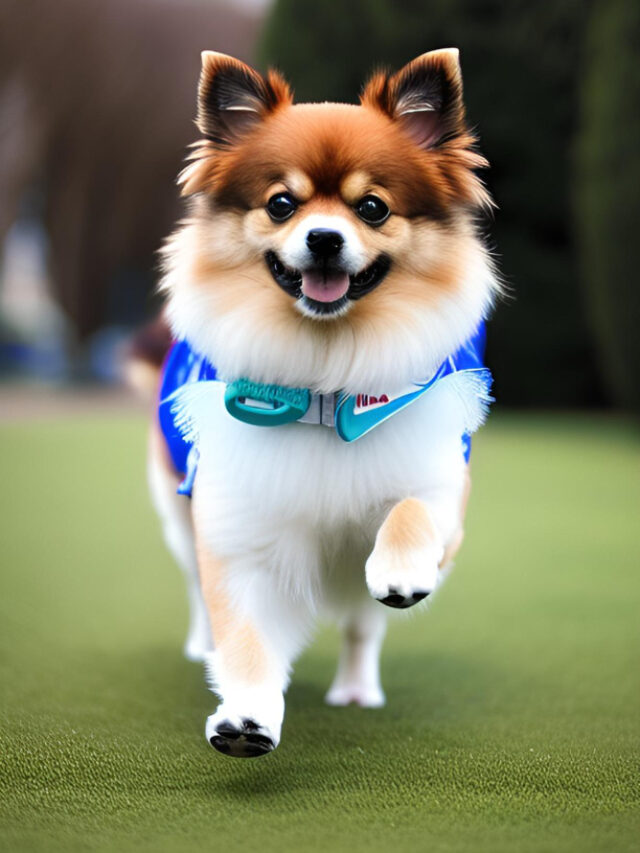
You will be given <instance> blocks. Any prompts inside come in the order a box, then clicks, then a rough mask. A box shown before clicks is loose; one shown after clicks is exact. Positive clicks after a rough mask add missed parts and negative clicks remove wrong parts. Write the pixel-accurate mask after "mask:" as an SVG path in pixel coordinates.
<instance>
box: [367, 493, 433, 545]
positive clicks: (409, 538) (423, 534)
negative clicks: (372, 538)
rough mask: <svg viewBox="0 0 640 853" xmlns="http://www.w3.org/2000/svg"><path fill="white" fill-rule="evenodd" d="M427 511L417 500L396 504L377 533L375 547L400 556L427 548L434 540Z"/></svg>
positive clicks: (408, 499)
mask: <svg viewBox="0 0 640 853" xmlns="http://www.w3.org/2000/svg"><path fill="white" fill-rule="evenodd" d="M436 536H437V534H436V530H435V527H434V526H433V521H432V520H431V515H430V513H429V510H428V508H427V506H426V504H424V503H423V502H422V501H421V500H418V498H405V500H403V501H400V503H397V504H396V505H395V506H394V507H393V509H392V510H391V512H390V513H389V515H388V516H387V517H386V519H385V520H384V523H383V525H382V527H381V528H380V530H379V532H378V537H377V540H376V547H381V548H384V549H386V550H389V551H396V552H398V553H399V554H402V552H403V551H409V550H413V549H419V548H427V547H428V546H429V545H430V544H431V543H432V542H434V541H435V539H436Z"/></svg>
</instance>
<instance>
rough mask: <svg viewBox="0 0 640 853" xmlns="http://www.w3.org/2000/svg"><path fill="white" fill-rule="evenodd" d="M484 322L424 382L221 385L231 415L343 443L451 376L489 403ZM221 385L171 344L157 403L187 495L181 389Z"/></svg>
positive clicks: (204, 364) (209, 367) (190, 475)
mask: <svg viewBox="0 0 640 853" xmlns="http://www.w3.org/2000/svg"><path fill="white" fill-rule="evenodd" d="M485 337H486V335H485V326H484V322H482V323H480V325H479V326H478V328H477V330H476V332H475V333H474V335H473V336H472V337H471V338H469V340H468V341H467V342H466V343H464V344H463V345H462V346H461V347H460V348H459V349H458V350H457V351H456V352H455V353H453V354H452V355H450V356H449V357H448V358H447V359H445V360H444V361H443V362H442V364H441V365H440V366H439V367H438V369H437V370H436V371H435V372H434V373H433V375H432V376H431V377H430V378H428V379H427V380H421V381H419V382H415V383H412V384H411V385H410V386H408V387H406V388H403V389H400V390H398V391H396V392H394V393H391V392H383V393H379V394H377V395H373V394H365V393H361V394H355V395H351V396H350V395H347V394H345V393H343V392H341V391H336V392H335V393H333V394H316V393H313V392H312V391H310V390H309V389H307V388H288V387H285V386H282V385H270V384H264V383H260V382H252V381H251V380H249V379H244V378H241V379H237V380H235V381H233V382H228V383H224V385H225V391H224V405H225V408H226V410H227V412H228V414H229V416H231V417H234V418H236V419H237V420H239V421H243V422H244V423H247V424H251V425H253V426H256V427H276V426H281V425H284V424H289V423H294V422H296V423H304V424H315V425H316V426H324V427H329V428H331V429H335V431H336V433H337V434H338V436H339V437H340V438H341V439H342V440H343V441H346V442H352V441H356V440H357V439H359V438H361V437H362V436H364V435H366V434H367V433H368V432H371V430H372V429H375V427H377V426H378V425H379V424H381V423H383V422H384V421H386V420H388V419H389V418H391V417H392V416H393V415H395V414H396V413H397V412H399V411H401V410H402V409H405V408H406V407H407V406H409V405H411V403H413V402H414V401H415V400H417V399H418V398H420V397H422V395H423V394H425V393H426V392H428V391H429V390H430V389H432V388H433V387H434V386H435V385H436V383H438V382H439V381H440V380H442V379H444V378H445V377H447V376H451V375H452V374H464V375H465V376H466V377H468V378H469V379H471V380H472V386H473V388H474V393H475V394H476V396H477V397H478V398H479V401H480V404H481V406H484V407H486V406H487V405H488V404H489V403H490V402H491V401H492V398H491V397H490V394H489V392H490V388H491V382H492V377H491V372H490V371H489V370H488V368H486V367H485V366H484V364H483V354H484V346H485ZM211 382H216V383H221V382H222V380H220V379H219V378H218V375H217V372H216V368H215V366H214V365H213V364H211V362H210V361H208V360H207V359H206V358H205V357H204V356H201V355H198V354H197V353H196V352H195V351H194V350H193V349H192V348H191V346H190V345H189V343H188V342H187V341H184V340H183V341H177V342H176V343H174V345H173V346H172V348H171V350H170V352H169V354H168V356H167V359H166V361H165V364H164V368H163V377H162V384H161V388H160V402H159V407H158V413H159V419H160V426H161V429H162V432H163V433H164V436H165V439H166V441H167V445H168V449H169V452H170V454H171V458H172V460H173V463H174V465H175V467H176V469H177V470H178V471H179V472H180V473H182V474H184V475H185V479H184V481H183V483H182V484H181V486H180V488H179V489H178V491H179V492H180V493H181V494H186V495H190V494H191V489H192V486H193V480H194V477H195V472H196V467H197V455H198V454H197V448H196V447H195V446H194V445H193V441H190V439H189V434H188V428H187V426H186V424H187V423H188V420H189V413H188V412H185V411H184V399H185V395H184V393H183V392H184V391H185V389H187V388H189V387H191V386H192V385H193V384H194V383H211ZM471 431H472V430H471V429H470V430H469V432H467V433H465V434H464V435H463V436H462V450H463V453H464V455H465V459H466V460H467V461H468V459H469V453H470V450H471V439H470V436H469V433H470V432H471Z"/></svg>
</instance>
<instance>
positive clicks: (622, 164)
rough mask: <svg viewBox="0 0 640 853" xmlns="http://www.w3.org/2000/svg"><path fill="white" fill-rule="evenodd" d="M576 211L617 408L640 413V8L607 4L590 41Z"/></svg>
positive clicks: (619, 0)
mask: <svg viewBox="0 0 640 853" xmlns="http://www.w3.org/2000/svg"><path fill="white" fill-rule="evenodd" d="M586 44H587V49H586V55H587V56H589V65H588V68H587V73H586V78H585V81H584V87H583V92H582V124H583V132H582V135H581V137H580V143H579V147H578V157H577V161H578V182H577V193H576V202H577V204H576V208H577V221H578V227H579V233H580V238H581V244H582V252H583V261H584V278H585V282H586V285H587V296H588V307H589V315H590V320H591V324H592V327H593V330H594V333H595V337H596V340H597V343H598V352H599V355H600V364H601V369H602V372H603V375H604V376H605V378H606V384H607V388H608V390H610V392H611V395H612V397H613V400H614V402H616V403H618V404H621V405H624V406H628V407H630V408H634V409H635V410H637V411H640V334H639V326H640V287H639V286H638V280H637V279H638V269H639V268H640V239H639V237H638V230H639V229H640V112H639V111H638V109H639V107H640V70H639V68H638V50H639V49H640V5H639V4H638V0H605V2H599V3H598V4H597V5H596V6H595V7H594V9H593V14H592V16H591V20H590V22H589V28H588V31H587V35H586Z"/></svg>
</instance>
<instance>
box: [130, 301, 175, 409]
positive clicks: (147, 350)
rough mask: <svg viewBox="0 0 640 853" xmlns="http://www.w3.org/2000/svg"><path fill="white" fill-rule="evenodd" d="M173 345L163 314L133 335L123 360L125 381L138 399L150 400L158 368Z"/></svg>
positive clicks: (156, 384)
mask: <svg viewBox="0 0 640 853" xmlns="http://www.w3.org/2000/svg"><path fill="white" fill-rule="evenodd" d="M172 342H173V339H172V336H171V329H170V328H169V323H168V322H167V318H166V317H165V315H164V312H163V313H161V314H159V315H158V316H157V317H156V319H155V320H152V321H151V322H149V323H147V324H146V325H144V326H142V327H141V328H140V329H138V331H137V332H136V333H135V334H134V335H133V337H132V338H131V340H130V342H129V346H128V347H127V352H126V355H125V360H124V378H125V381H126V383H127V385H129V386H130V387H131V388H133V389H134V390H135V391H136V392H137V393H138V394H139V395H140V396H141V397H144V398H145V399H148V400H151V399H153V398H154V397H155V395H156V393H157V390H158V382H159V379H160V369H161V367H162V364H163V362H164V359H165V356H166V354H167V353H168V352H169V348H170V346H171V344H172Z"/></svg>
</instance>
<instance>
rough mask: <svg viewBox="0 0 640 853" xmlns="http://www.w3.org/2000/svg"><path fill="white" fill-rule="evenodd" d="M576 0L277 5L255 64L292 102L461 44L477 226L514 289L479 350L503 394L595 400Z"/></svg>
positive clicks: (581, 0)
mask: <svg viewBox="0 0 640 853" xmlns="http://www.w3.org/2000/svg"><path fill="white" fill-rule="evenodd" d="M588 6H589V4H588V2H585V0H555V2H553V3H551V2H545V3H532V2H530V0H527V2H523V0H510V2H509V3H505V2H497V0H429V2H428V3H426V2H416V1H415V0H350V2H345V0H323V2H322V3H318V4H316V3H305V2H300V0H279V1H278V2H277V3H276V5H275V7H274V9H273V12H272V14H271V17H270V19H269V21H268V22H267V26H266V30H265V33H264V37H263V41H262V46H261V51H260V61H261V64H262V65H263V66H265V65H267V64H272V65H276V66H278V67H280V68H281V69H282V70H283V71H284V72H285V73H286V74H287V75H288V77H289V78H290V79H291V81H292V82H293V84H294V86H295V88H296V94H297V97H298V99H299V100H347V101H354V100H355V99H356V96H357V92H358V90H359V88H360V86H361V84H362V82H363V80H364V78H365V77H366V76H367V74H368V73H369V72H370V71H371V70H372V68H374V67H375V66H376V65H379V64H388V65H390V66H392V67H399V66H401V65H402V64H404V63H405V62H406V61H408V60H409V59H412V58H413V57H414V56H417V55H418V54H420V53H423V52H424V51H426V50H430V49H432V48H436V47H448V46H454V45H455V46H458V47H460V49H461V59H462V66H463V73H464V77H465V86H466V100H467V105H468V112H469V116H470V120H471V122H472V124H474V125H476V126H477V128H478V130H479V134H480V138H481V147H482V149H483V151H484V152H485V153H486V154H487V156H488V157H489V159H490V160H491V162H492V169H491V171H490V173H488V176H487V180H488V183H489V185H490V188H491V189H492V191H493V193H494V195H495V198H496V200H497V202H498V204H499V208H500V210H499V212H498V213H497V215H496V219H495V222H494V223H490V224H489V226H488V231H489V234H490V243H491V245H495V247H496V254H497V257H498V259H499V263H500V267H501V269H502V271H503V273H504V276H505V278H506V280H507V282H508V283H509V284H510V285H511V287H512V291H513V296H514V298H513V299H512V300H508V301H507V302H505V303H503V304H502V305H500V306H499V308H498V311H497V312H496V315H495V318H494V320H493V322H492V326H491V330H490V338H489V340H490V344H489V359H490V362H491V364H492V366H493V367H494V369H495V373H496V393H497V395H498V397H499V399H500V400H502V401H504V402H509V403H517V404H538V405H539V404H543V405H559V406H568V405H579V404H585V403H592V402H597V401H599V400H600V399H601V392H600V390H599V388H598V381H597V378H596V377H597V372H596V369H595V364H594V353H593V352H592V348H591V345H590V337H589V335H588V332H587V323H586V319H585V311H584V308H583V298H582V294H581V292H580V286H579V273H578V268H579V263H578V257H577V252H576V250H575V246H574V241H573V237H572V234H573V228H572V224H571V200H572V188H571V184H570V180H571V178H570V175H571V158H572V156H573V145H574V134H575V129H576V124H577V101H578V98H577V88H578V85H579V82H580V55H581V48H582V40H583V30H584V24H585V20H584V19H585V13H586V11H587V9H588Z"/></svg>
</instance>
